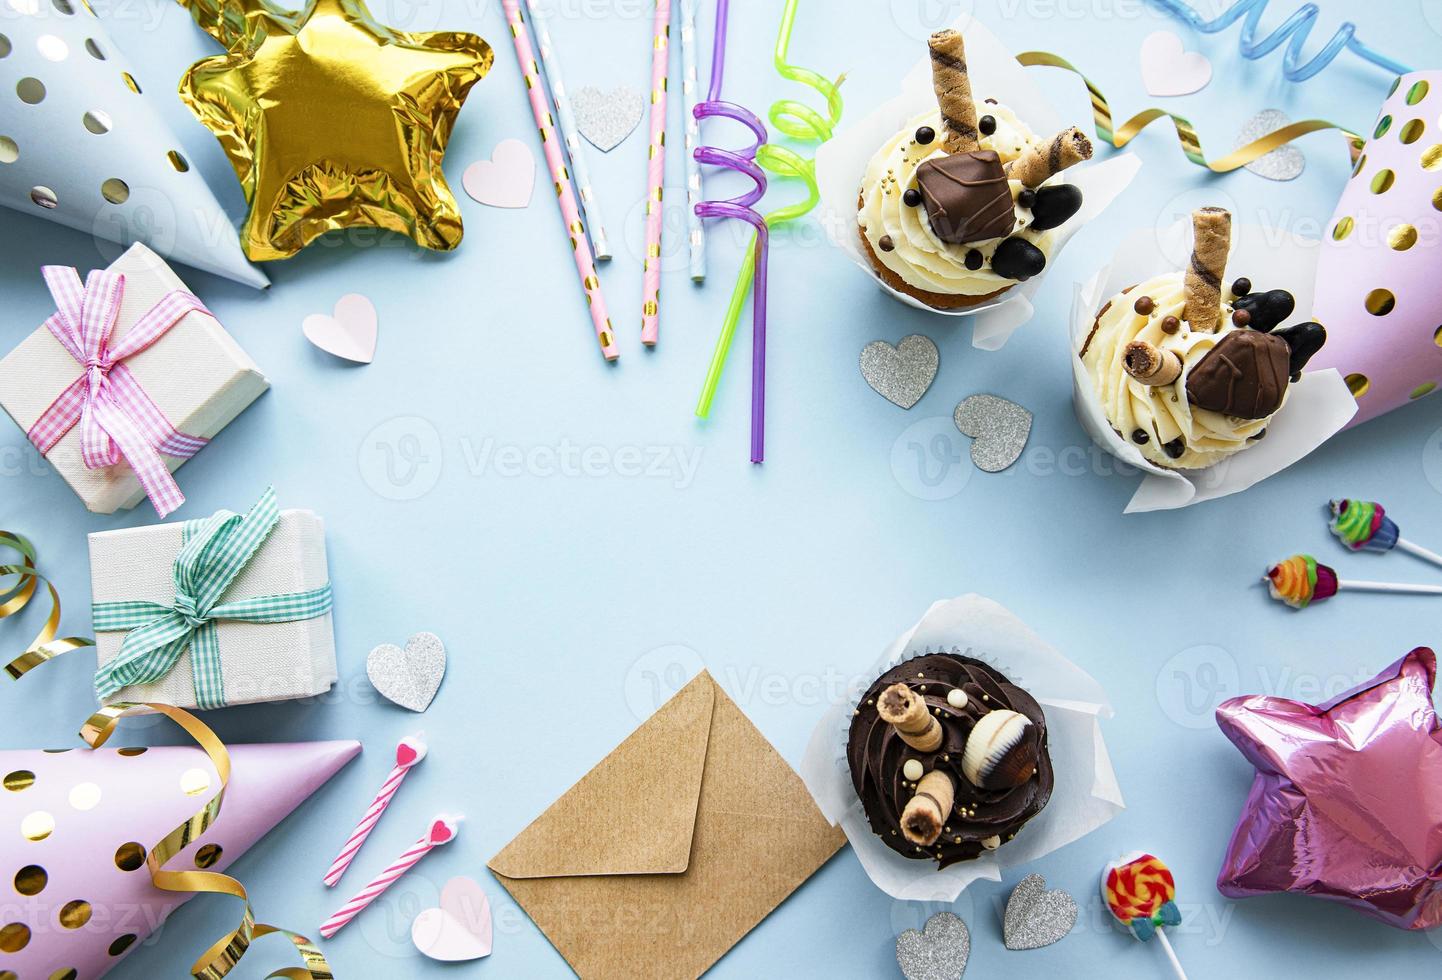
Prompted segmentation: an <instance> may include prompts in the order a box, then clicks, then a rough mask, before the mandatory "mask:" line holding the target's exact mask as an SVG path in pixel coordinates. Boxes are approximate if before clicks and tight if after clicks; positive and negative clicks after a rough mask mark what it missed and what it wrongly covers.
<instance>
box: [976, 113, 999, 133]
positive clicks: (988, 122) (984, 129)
mask: <svg viewBox="0 0 1442 980" xmlns="http://www.w3.org/2000/svg"><path fill="white" fill-rule="evenodd" d="M976 128H977V129H979V130H981V135H983V136H990V135H991V134H992V133H994V132H996V117H995V116H982V117H981V119H980V120H978V121H977V124H976Z"/></svg>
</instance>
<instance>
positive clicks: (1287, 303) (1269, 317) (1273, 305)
mask: <svg viewBox="0 0 1442 980" xmlns="http://www.w3.org/2000/svg"><path fill="white" fill-rule="evenodd" d="M1296 308H1297V301H1296V300H1295V299H1293V298H1292V294H1291V293H1289V292H1287V291H1286V290H1285V289H1269V290H1267V291H1266V292H1265V293H1248V294H1247V295H1245V296H1241V297H1238V299H1237V301H1236V302H1235V303H1233V304H1232V309H1233V310H1245V311H1246V312H1247V315H1248V316H1249V317H1251V320H1250V322H1249V323H1248V324H1247V325H1248V326H1250V327H1251V328H1252V329H1253V330H1260V331H1262V332H1263V333H1265V332H1267V331H1269V330H1271V329H1273V328H1274V327H1279V326H1281V325H1282V322H1283V321H1285V320H1286V319H1287V317H1289V316H1291V315H1292V311H1293V310H1295V309H1296Z"/></svg>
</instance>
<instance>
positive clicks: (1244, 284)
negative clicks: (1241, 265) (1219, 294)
mask: <svg viewBox="0 0 1442 980" xmlns="http://www.w3.org/2000/svg"><path fill="white" fill-rule="evenodd" d="M1251 291H1252V280H1250V279H1248V278H1247V277H1246V276H1238V277H1237V281H1236V282H1234V283H1232V295H1233V296H1236V297H1242V296H1245V295H1247V294H1248V293H1250V292H1251Z"/></svg>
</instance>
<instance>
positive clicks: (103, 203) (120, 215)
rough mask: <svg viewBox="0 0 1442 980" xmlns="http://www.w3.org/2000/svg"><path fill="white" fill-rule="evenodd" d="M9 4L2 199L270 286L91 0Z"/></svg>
mask: <svg viewBox="0 0 1442 980" xmlns="http://www.w3.org/2000/svg"><path fill="white" fill-rule="evenodd" d="M6 13H7V14H10V16H8V17H6V18H5V19H4V31H3V33H0V89H3V90H4V91H5V95H6V98H0V204H4V205H6V206H8V207H11V208H14V209H15V210H17V211H23V212H26V213H28V214H38V215H42V216H44V217H46V218H49V219H50V220H52V221H57V222H59V223H60V224H62V225H65V226H67V227H70V228H74V229H76V230H77V231H80V232H83V233H85V234H88V235H92V236H94V237H95V238H96V239H102V240H106V241H111V242H116V243H119V244H120V245H130V244H132V243H133V242H136V241H141V242H144V243H145V244H146V245H149V246H150V247H151V248H152V249H154V250H155V251H157V252H159V253H160V254H162V255H164V256H166V257H168V258H171V259H174V260H175V261H177V262H183V263H185V264H186V265H188V266H191V267H193V268H196V269H200V270H203V271H205V272H211V273H214V274H216V275H218V276H224V277H226V278H227V279H234V280H235V281H236V282H240V283H244V284H245V285H247V286H254V287H256V288H264V287H265V286H268V285H269V284H270V281H269V280H268V279H267V278H266V276H265V273H263V272H261V271H260V270H259V269H257V268H256V267H255V266H253V265H251V264H250V263H249V262H247V261H246V259H245V256H244V255H243V254H242V253H241V251H240V239H239V236H238V234H237V232H236V230H235V226H234V225H233V224H232V223H231V221H230V219H229V218H228V217H226V215H225V212H224V211H223V210H222V209H221V207H220V204H219V202H218V201H216V199H215V197H214V195H212V194H211V192H210V188H209V187H208V186H206V183H205V181H204V180H202V179H201V177H200V174H199V173H197V172H196V171H195V170H194V169H192V168H191V166H190V162H189V161H188V160H187V159H186V158H185V155H184V154H183V153H182V152H181V149H180V141H179V140H177V139H176V138H175V135H174V134H173V133H172V132H171V130H170V127H168V126H167V125H166V124H165V122H164V121H163V120H162V119H161V117H160V115H159V114H158V113H157V111H156V108H155V106H154V105H153V104H152V100H153V99H154V98H155V95H154V94H153V93H150V92H146V91H142V88H141V83H140V81H139V80H138V79H137V77H136V75H135V73H134V71H133V70H132V68H131V66H130V64H129V63H128V62H127V61H126V60H125V57H124V56H123V55H122V54H121V53H120V50H119V48H117V47H116V46H115V44H114V43H113V42H112V41H111V40H110V38H109V37H108V36H107V35H106V33H105V29H104V27H103V26H102V25H101V23H100V21H99V20H97V19H96V17H95V14H94V13H92V12H91V10H90V8H89V6H88V5H87V4H85V2H84V0H9V3H8V5H7V8H6ZM147 84H149V83H147ZM171 97H172V98H173V96H171ZM121 251H123V249H122V248H117V249H115V251H114V254H112V255H110V256H109V258H112V259H113V258H115V257H116V256H118V255H119V254H120V252H121Z"/></svg>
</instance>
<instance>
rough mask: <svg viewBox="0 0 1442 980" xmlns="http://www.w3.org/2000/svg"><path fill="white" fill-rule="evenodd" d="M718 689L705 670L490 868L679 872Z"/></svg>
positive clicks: (557, 873) (687, 852)
mask: <svg viewBox="0 0 1442 980" xmlns="http://www.w3.org/2000/svg"><path fill="white" fill-rule="evenodd" d="M715 692H716V687H715V681H714V680H712V678H711V675H710V674H708V673H706V672H705V671H702V672H701V673H700V674H698V675H697V676H696V677H695V678H694V679H693V680H692V681H691V682H690V683H689V684H687V685H686V686H685V687H684V688H682V689H681V690H680V691H679V692H678V693H677V694H676V695H675V696H674V697H673V698H671V700H670V701H667V702H666V703H665V704H664V705H662V706H661V708H660V709H659V710H658V711H657V712H656V713H655V714H654V715H652V716H651V717H650V718H649V719H648V720H647V721H646V722H645V723H644V724H643V725H641V727H640V728H638V729H636V730H635V731H634V732H632V733H631V734H630V736H628V737H627V738H626V740H625V741H624V742H622V743H621V744H620V745H618V746H617V747H616V748H615V749H614V750H613V751H612V752H611V754H610V755H608V756H606V758H604V759H602V760H601V761H600V762H599V763H598V764H597V765H596V767H595V768H594V769H592V770H591V771H590V772H588V773H587V774H586V775H585V776H583V777H581V780H580V782H578V783H576V785H574V786H572V787H571V788H570V789H569V790H567V791H566V793H564V794H563V795H562V796H561V798H560V799H558V800H557V801H556V802H555V803H553V804H551V806H550V808H549V809H547V810H546V812H545V813H542V814H541V815H540V816H539V817H537V818H536V819H535V820H534V821H532V823H531V825H530V826H529V827H527V828H526V829H525V830H523V831H521V833H520V834H518V835H517V836H516V838H515V839H514V840H512V841H511V842H510V843H509V844H507V845H506V846H505V847H504V848H503V849H502V850H501V852H500V853H499V854H497V855H496V856H495V857H494V858H492V859H491V862H490V865H489V867H490V869H491V870H492V871H494V872H496V873H497V874H499V875H505V876H506V877H508V878H550V877H565V876H575V875H626V874H679V873H681V872H683V871H685V870H686V868H687V866H688V865H689V864H690V860H691V838H692V835H693V834H694V833H695V829H696V808H697V804H698V802H699V800H700V797H701V780H702V776H703V775H704V774H705V771H706V749H707V745H708V743H709V741H710V737H711V714H712V709H713V706H714V705H715V700H716V693H715Z"/></svg>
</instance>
